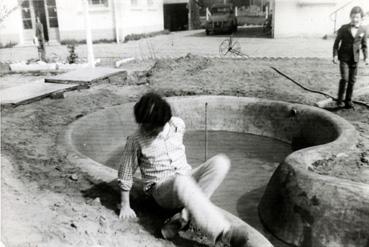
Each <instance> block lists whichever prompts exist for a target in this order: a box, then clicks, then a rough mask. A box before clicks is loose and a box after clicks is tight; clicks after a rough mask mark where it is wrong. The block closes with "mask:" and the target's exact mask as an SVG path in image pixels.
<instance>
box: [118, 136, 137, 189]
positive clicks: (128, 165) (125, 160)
mask: <svg viewBox="0 0 369 247" xmlns="http://www.w3.org/2000/svg"><path fill="white" fill-rule="evenodd" d="M138 155H139V146H138V143H137V141H136V140H135V139H134V138H132V137H128V138H127V142H126V145H125V146H124V149H123V155H122V158H121V159H120V166H119V170H118V184H119V187H120V188H121V189H122V190H125V191H129V190H130V189H131V188H132V184H133V174H134V173H135V172H136V170H137V168H138Z"/></svg>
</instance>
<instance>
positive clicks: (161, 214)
mask: <svg viewBox="0 0 369 247" xmlns="http://www.w3.org/2000/svg"><path fill="white" fill-rule="evenodd" d="M82 195H83V197H84V198H86V199H87V200H95V199H97V198H99V199H100V202H101V205H102V206H104V207H105V208H107V209H109V210H112V211H114V212H115V213H116V215H117V217H118V215H119V208H118V205H119V204H120V194H119V187H118V184H117V182H116V181H112V182H110V183H106V182H102V183H99V184H95V185H93V186H92V187H91V188H89V189H87V190H83V191H82ZM130 202H131V207H132V209H133V210H134V211H135V212H136V214H137V218H138V223H139V224H140V225H142V226H143V227H144V228H145V230H146V231H148V232H149V233H150V234H152V235H153V236H155V237H156V238H161V234H160V229H161V227H162V226H163V224H164V221H165V220H166V219H168V218H169V217H171V216H173V215H174V214H175V213H177V212H178V210H177V211H169V210H165V209H163V208H161V207H160V206H159V205H158V204H156V202H155V201H154V200H153V199H152V198H151V197H149V196H147V195H146V194H144V193H143V190H142V184H141V183H140V182H139V181H137V182H135V184H134V186H133V188H132V190H131V193H130ZM183 236H184V237H183ZM191 238H193V239H195V240H193V239H191ZM196 238H197V236H196V234H194V233H191V232H190V233H186V234H183V235H182V234H181V235H180V236H178V237H176V238H175V239H173V240H171V241H172V242H173V244H174V245H175V246H196V247H205V246H207V245H204V244H202V243H201V242H198V241H196Z"/></svg>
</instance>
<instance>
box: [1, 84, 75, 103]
mask: <svg viewBox="0 0 369 247" xmlns="http://www.w3.org/2000/svg"><path fill="white" fill-rule="evenodd" d="M78 86H79V85H78V84H54V83H44V82H43V81H35V82H30V83H27V84H24V85H20V86H16V87H11V88H6V89H4V90H0V104H1V105H6V104H12V105H19V104H24V103H27V102H32V101H36V100H38V99H41V98H45V97H47V96H49V95H50V94H52V93H56V92H65V91H70V90H73V89H76V88H77V87H78Z"/></svg>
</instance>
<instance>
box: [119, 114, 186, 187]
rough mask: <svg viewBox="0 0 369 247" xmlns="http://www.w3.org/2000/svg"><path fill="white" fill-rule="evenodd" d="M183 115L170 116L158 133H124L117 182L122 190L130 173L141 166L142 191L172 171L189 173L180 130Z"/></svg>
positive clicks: (130, 178)
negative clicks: (123, 144)
mask: <svg viewBox="0 0 369 247" xmlns="http://www.w3.org/2000/svg"><path fill="white" fill-rule="evenodd" d="M184 132H185V124H184V122H183V120H182V119H180V118H178V117H172V118H171V119H170V120H169V121H168V123H166V124H165V125H164V128H163V130H162V131H161V132H160V133H159V134H158V135H157V136H154V137H152V136H145V135H144V134H142V133H141V132H140V131H139V130H138V131H136V132H135V134H133V135H132V136H128V137H127V142H126V145H125V147H124V150H123V155H122V159H121V162H120V167H119V171H118V182H119V186H120V188H121V189H122V190H126V191H129V190H130V189H131V187H132V183H133V174H135V172H136V170H137V168H138V167H139V168H140V171H141V175H142V179H143V182H144V191H148V190H149V189H150V188H151V186H152V185H153V184H155V183H157V182H160V181H162V180H164V179H166V178H168V177H171V176H173V175H175V174H189V173H190V171H191V166H190V165H188V163H187V159H186V154H185V146H184V145H183V134H184Z"/></svg>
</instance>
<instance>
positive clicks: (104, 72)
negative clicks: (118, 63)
mask: <svg viewBox="0 0 369 247" xmlns="http://www.w3.org/2000/svg"><path fill="white" fill-rule="evenodd" d="M125 72H126V71H125V70H122V69H114V68H106V67H96V68H81V69H77V70H74V71H70V72H67V73H64V74H60V75H56V76H52V77H48V78H45V82H49V83H78V84H87V83H91V82H94V81H97V80H101V79H105V78H108V77H109V76H114V75H117V74H120V73H125Z"/></svg>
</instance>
